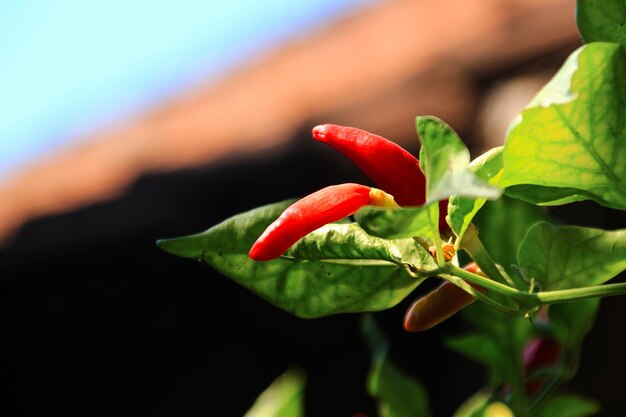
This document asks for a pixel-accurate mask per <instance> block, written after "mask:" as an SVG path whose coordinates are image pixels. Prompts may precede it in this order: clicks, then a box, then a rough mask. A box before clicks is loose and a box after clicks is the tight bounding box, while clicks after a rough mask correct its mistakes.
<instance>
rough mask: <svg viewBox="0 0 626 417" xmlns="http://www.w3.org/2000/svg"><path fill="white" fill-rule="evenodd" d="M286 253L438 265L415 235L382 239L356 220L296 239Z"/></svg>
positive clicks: (313, 257)
mask: <svg viewBox="0 0 626 417" xmlns="http://www.w3.org/2000/svg"><path fill="white" fill-rule="evenodd" d="M285 257H289V258H293V259H295V260H309V261H320V260H321V261H323V260H326V261H330V260H332V261H334V262H341V261H345V262H349V263H352V264H367V263H376V261H383V262H384V264H387V263H389V262H392V263H395V264H397V265H400V266H402V265H405V264H410V265H411V267H413V269H415V270H418V271H421V270H424V269H433V268H434V267H436V265H435V263H434V260H433V258H432V256H431V255H430V254H429V253H428V252H427V251H426V250H425V249H424V248H422V247H421V246H419V245H416V244H415V242H414V241H413V240H412V239H402V240H399V239H397V240H387V239H380V238H377V237H374V236H371V235H369V234H368V233H366V232H365V231H364V230H363V229H361V228H360V227H359V226H358V225H356V224H354V223H348V224H334V223H331V224H327V225H325V226H323V227H321V228H319V229H317V230H315V231H314V232H312V233H309V234H308V235H307V236H305V237H304V238H302V239H300V240H299V241H298V242H296V243H295V244H294V245H293V246H292V247H291V248H290V249H289V250H288V251H287V252H286V253H285ZM378 264H380V262H378Z"/></svg>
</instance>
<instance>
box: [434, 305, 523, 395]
mask: <svg viewBox="0 0 626 417" xmlns="http://www.w3.org/2000/svg"><path fill="white" fill-rule="evenodd" d="M462 314H463V317H464V318H465V319H466V320H468V321H469V322H470V323H471V324H472V326H473V327H474V328H475V329H476V330H477V331H478V333H476V334H470V335H467V336H463V337H458V338H453V339H450V340H448V341H446V344H447V345H448V346H449V347H450V348H452V349H453V350H455V351H457V352H459V353H462V354H463V355H465V356H467V357H469V358H470V359H473V360H475V361H477V362H480V363H482V364H484V365H487V367H488V368H489V370H490V375H489V384H490V386H491V387H496V386H498V385H500V384H501V383H502V382H508V383H509V384H511V385H512V386H513V388H514V389H517V390H521V389H522V387H523V381H522V363H521V358H522V349H523V346H524V344H525V343H526V341H527V340H528V339H529V338H530V337H531V335H532V332H533V326H532V324H531V322H530V321H529V320H528V319H524V318H521V317H514V316H509V315H506V314H503V313H500V312H498V311H494V309H492V308H491V307H489V306H486V305H485V304H483V303H474V304H472V305H471V306H469V307H466V308H465V309H463V312H462ZM516 400H520V398H517V399H516Z"/></svg>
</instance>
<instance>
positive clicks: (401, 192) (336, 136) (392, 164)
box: [312, 124, 449, 231]
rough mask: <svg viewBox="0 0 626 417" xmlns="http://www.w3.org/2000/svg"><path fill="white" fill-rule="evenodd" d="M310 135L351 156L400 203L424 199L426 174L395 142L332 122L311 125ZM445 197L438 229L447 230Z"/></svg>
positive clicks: (411, 204) (407, 204)
mask: <svg viewBox="0 0 626 417" xmlns="http://www.w3.org/2000/svg"><path fill="white" fill-rule="evenodd" d="M312 133H313V138H314V139H316V140H319V141H320V142H324V143H326V144H328V145H330V146H332V147H333V148H335V149H336V150H338V151H339V152H341V153H342V154H344V155H345V156H347V157H348V158H350V159H351V160H352V162H354V163H355V164H356V165H357V166H358V167H359V168H360V169H361V171H363V173H364V174H365V175H367V176H368V177H369V178H371V179H372V181H374V182H375V183H376V185H377V186H378V187H380V188H381V189H382V190H384V191H386V192H388V193H389V194H391V195H393V196H394V198H395V200H396V202H397V203H398V204H399V205H401V206H420V205H422V204H424V202H425V201H426V178H425V177H424V174H423V173H422V170H421V169H420V165H419V161H418V160H417V158H416V157H414V156H413V155H411V154H410V153H409V152H408V151H406V150H405V149H404V148H402V147H401V146H399V145H398V144H396V143H394V142H392V141H390V140H387V139H385V138H383V137H382V136H378V135H374V134H373V133H369V132H366V131H365V130H361V129H356V128H354V127H347V126H338V125H333V124H325V125H319V126H316V127H314V128H313V132H312ZM447 211H448V201H447V200H445V201H440V202H439V213H440V216H439V229H440V230H441V231H444V230H448V228H449V227H448V224H447V223H446V220H445V219H446V214H447Z"/></svg>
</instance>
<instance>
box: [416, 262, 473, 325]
mask: <svg viewBox="0 0 626 417" xmlns="http://www.w3.org/2000/svg"><path fill="white" fill-rule="evenodd" d="M463 269H465V270H466V271H469V272H472V273H474V274H481V275H483V273H482V271H481V270H480V268H479V267H478V265H476V263H475V262H470V263H469V264H467V265H465V267H463ZM468 284H469V285H471V286H472V287H473V288H474V289H476V290H478V291H480V292H484V291H485V290H484V289H483V288H481V287H479V286H477V285H475V284H472V283H471V282H468ZM474 301H476V299H475V298H474V297H473V296H472V295H471V294H468V293H467V292H465V291H463V290H462V289H461V288H459V287H457V286H456V285H454V284H453V283H451V282H449V281H445V282H444V283H443V284H441V285H440V286H439V287H438V288H437V289H435V290H433V291H431V292H429V293H428V294H426V295H424V296H423V297H421V298H418V299H417V300H415V301H414V302H413V304H411V306H410V307H409V309H408V310H407V311H406V313H405V314H404V329H405V330H406V331H407V332H421V331H424V330H428V329H431V328H432V327H434V326H436V325H437V324H439V323H441V322H442V321H444V320H447V319H448V318H450V317H451V316H453V315H454V314H456V313H457V312H458V311H459V310H461V309H462V308H463V307H466V306H468V305H469V304H471V303H473V302H474Z"/></svg>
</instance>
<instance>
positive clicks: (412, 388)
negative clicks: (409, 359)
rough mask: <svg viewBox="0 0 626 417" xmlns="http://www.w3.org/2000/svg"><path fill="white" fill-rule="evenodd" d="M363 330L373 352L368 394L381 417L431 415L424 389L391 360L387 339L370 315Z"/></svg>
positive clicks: (426, 416) (425, 416)
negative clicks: (373, 399)
mask: <svg viewBox="0 0 626 417" xmlns="http://www.w3.org/2000/svg"><path fill="white" fill-rule="evenodd" d="M362 329H363V333H364V335H365V337H366V339H368V342H369V345H370V349H371V350H372V367H371V369H370V371H369V374H368V377H367V391H368V393H369V394H370V395H371V396H372V397H374V398H376V399H377V400H378V401H379V403H378V405H379V415H380V417H428V416H430V415H431V413H430V406H429V404H428V394H427V393H426V389H425V388H424V386H423V385H422V384H421V383H420V382H418V381H417V380H416V379H414V378H412V377H411V376H409V375H407V374H406V373H405V372H403V371H402V370H401V369H400V368H398V367H397V366H396V365H395V364H394V363H393V362H392V361H391V359H390V358H389V355H388V346H389V344H388V341H387V338H386V336H385V335H384V333H383V332H382V331H381V330H380V329H379V328H378V326H377V325H376V323H375V321H374V319H373V318H372V317H371V316H368V317H366V318H365V319H364V320H363V326H362Z"/></svg>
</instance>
